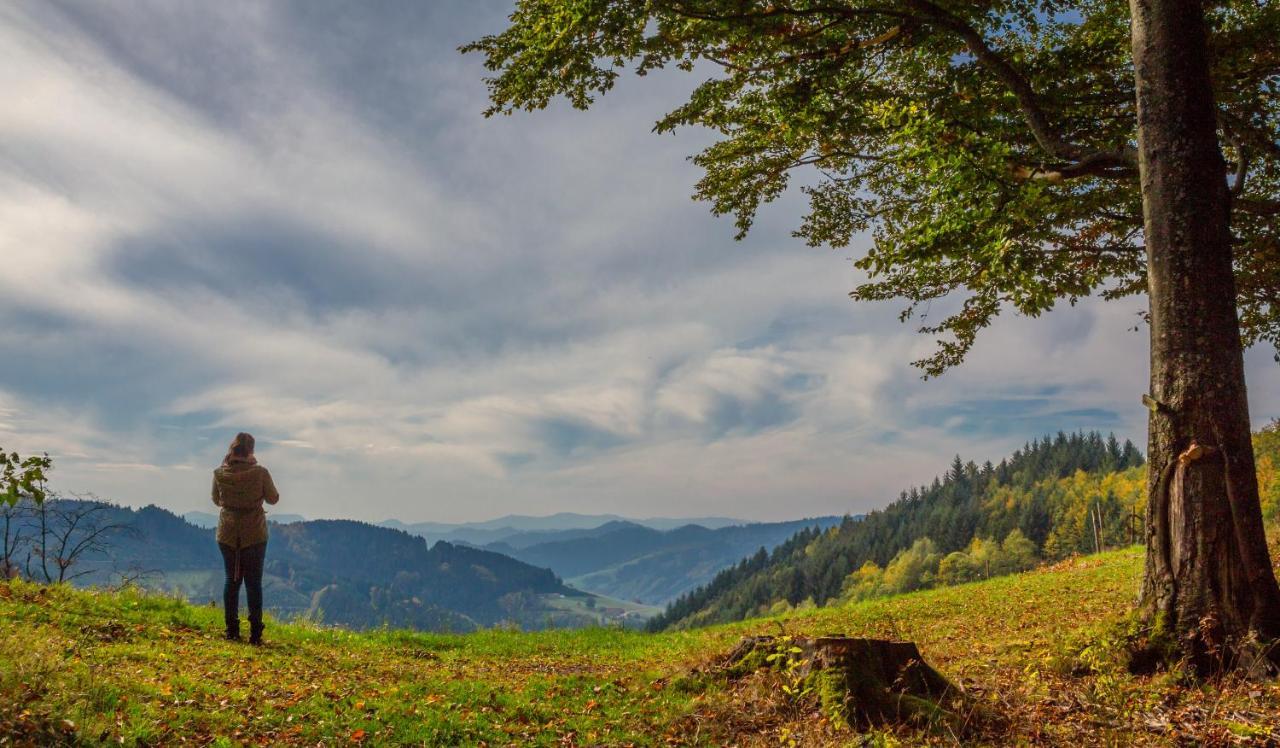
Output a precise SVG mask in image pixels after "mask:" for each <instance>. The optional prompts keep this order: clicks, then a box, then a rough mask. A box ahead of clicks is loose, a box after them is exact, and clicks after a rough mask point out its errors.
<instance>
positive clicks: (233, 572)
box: [218, 543, 267, 639]
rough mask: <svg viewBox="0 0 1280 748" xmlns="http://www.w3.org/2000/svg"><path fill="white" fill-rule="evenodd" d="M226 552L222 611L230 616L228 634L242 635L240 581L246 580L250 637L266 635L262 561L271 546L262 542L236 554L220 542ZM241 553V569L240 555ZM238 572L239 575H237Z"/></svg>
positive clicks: (227, 617) (219, 544) (228, 617)
mask: <svg viewBox="0 0 1280 748" xmlns="http://www.w3.org/2000/svg"><path fill="white" fill-rule="evenodd" d="M218 550H220V551H222V565H223V566H224V567H225V569H226V573H227V577H226V584H225V585H224V586H223V588H222V612H223V615H224V616H225V617H226V622H227V633H228V634H232V635H235V636H239V635H240V581H241V580H244V586H245V591H246V592H247V593H248V596H249V635H250V636H252V637H253V638H255V639H256V638H258V637H260V636H261V635H262V562H263V560H265V559H266V557H267V544H266V543H259V544H257V545H251V546H248V547H245V548H241V549H240V550H239V551H236V549H235V548H232V547H231V546H229V545H223V544H222V543H218ZM237 553H239V556H240V558H239V569H237V568H236V566H237V563H236V562H237V559H236V554H237ZM237 571H238V572H239V574H237Z"/></svg>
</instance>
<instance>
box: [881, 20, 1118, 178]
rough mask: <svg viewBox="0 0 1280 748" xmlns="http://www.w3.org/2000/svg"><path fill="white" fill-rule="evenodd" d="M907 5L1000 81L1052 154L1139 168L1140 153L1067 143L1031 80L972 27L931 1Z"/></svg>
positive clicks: (1043, 146)
mask: <svg viewBox="0 0 1280 748" xmlns="http://www.w3.org/2000/svg"><path fill="white" fill-rule="evenodd" d="M906 5H907V6H909V7H912V8H915V9H916V10H918V11H919V12H920V13H922V14H924V15H925V16H926V18H928V19H929V20H931V21H933V22H934V23H935V24H937V25H939V26H941V27H943V28H945V29H948V30H950V31H952V32H954V33H955V34H956V35H957V36H959V37H960V39H961V40H962V41H963V42H964V43H965V46H966V47H967V48H968V50H969V52H970V54H972V55H973V56H974V59H976V60H977V61H978V63H979V64H981V65H982V66H983V67H985V68H986V69H987V70H988V71H989V72H990V73H991V74H992V75H994V76H995V77H996V78H997V79H999V80H1000V82H1001V83H1003V84H1004V85H1005V86H1006V87H1007V88H1008V89H1009V91H1010V92H1011V93H1012V94H1013V96H1014V98H1015V99H1017V101H1018V107H1019V108H1020V109H1021V110H1022V115H1023V118H1024V119H1026V121H1027V125H1028V126H1029V127H1030V128H1031V134H1032V136H1033V137H1034V138H1035V139H1036V142H1037V143H1039V144H1040V147H1041V148H1043V149H1044V150H1045V152H1047V153H1048V154H1049V155H1051V156H1053V157H1054V158H1059V159H1063V160H1066V161H1074V162H1079V161H1082V160H1083V159H1085V158H1086V157H1088V158H1095V159H1102V158H1103V157H1105V158H1106V159H1107V160H1108V161H1111V162H1113V163H1116V164H1123V165H1125V166H1128V167H1130V168H1134V169H1136V167H1137V163H1138V156H1137V153H1136V151H1134V149H1132V148H1129V147H1128V146H1125V147H1122V148H1118V149H1115V150H1111V151H1097V152H1091V151H1089V150H1087V149H1085V148H1084V147H1083V146H1081V145H1079V144H1076V143H1071V142H1068V141H1067V140H1065V139H1064V138H1063V137H1062V135H1061V134H1060V133H1059V132H1058V130H1057V128H1056V127H1054V125H1053V124H1052V123H1051V122H1050V121H1049V115H1048V114H1047V113H1046V112H1045V111H1044V109H1043V108H1042V107H1041V106H1040V97H1039V96H1038V95H1037V94H1036V92H1035V89H1033V88H1032V87H1031V83H1030V81H1028V80H1027V79H1026V78H1025V77H1024V76H1023V75H1022V73H1020V72H1018V70H1017V69H1016V68H1015V67H1014V66H1013V65H1012V64H1010V63H1009V61H1008V60H1006V59H1005V58H1004V57H1003V56H1002V55H1000V54H999V53H998V52H996V51H995V50H994V49H992V48H991V46H990V45H988V44H987V40H986V39H984V38H983V37H982V34H981V33H979V32H978V30H977V29H975V28H974V27H973V26H971V25H969V24H968V23H967V22H965V21H964V20H963V19H961V18H960V17H958V16H956V15H953V14H952V13H949V12H948V11H946V10H944V9H942V8H940V7H939V6H937V5H935V4H933V3H932V2H930V1H929V0H906Z"/></svg>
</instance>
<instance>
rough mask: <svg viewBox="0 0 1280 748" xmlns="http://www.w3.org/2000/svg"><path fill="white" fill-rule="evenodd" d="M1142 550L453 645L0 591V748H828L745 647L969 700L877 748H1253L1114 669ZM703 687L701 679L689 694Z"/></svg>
mask: <svg viewBox="0 0 1280 748" xmlns="http://www.w3.org/2000/svg"><path fill="white" fill-rule="evenodd" d="M1140 569H1141V551H1140V550H1139V549H1128V550H1123V551H1115V552H1110V553H1106V554H1102V555H1099V556H1090V557H1083V558H1077V559H1073V560H1071V561H1068V562H1064V563H1061V564H1058V565H1056V566H1054V567H1050V568H1045V569H1040V570H1036V571H1033V572H1029V573H1026V574H1021V575H1016V576H1010V577H1004V578H999V579H993V580H989V581H985V582H980V583H975V584H968V585H962V586H957V587H949V588H943V589H938V590H931V591H925V592H919V593H913V594H909V595H903V596H899V597H894V598H884V599H878V600H870V601H864V602H860V603H856V604H852V605H848V606H844V607H831V608H824V609H818V610H810V611H801V612H795V613H791V614H787V615H784V616H782V617H779V618H772V619H756V620H750V621H745V622H740V623H735V624H730V625H724V626H717V627H713V628H709V629H702V630H697V631H689V632H673V633H663V634H645V633H639V632H632V631H624V630H621V629H590V630H579V631H548V632H538V633H520V632H515V631H483V632H480V633H474V634H465V635H444V634H422V633H411V632H404V631H374V632H368V633H362V634H355V633H349V632H345V631H341V630H335V629H327V628H323V627H319V626H314V625H308V624H305V623H293V624H279V623H271V624H270V625H269V626H268V629H267V633H266V636H267V640H268V644H267V646H265V647H262V648H252V647H249V646H248V645H244V644H236V643H231V642H225V641H223V640H221V638H220V634H221V628H222V623H221V612H220V611H219V610H217V609H216V608H211V607H201V606H192V605H190V604H187V603H185V602H181V601H179V600H176V599H172V598H167V597H162V596H156V595H146V594H142V593H139V592H136V591H121V592H110V593H109V592H86V591H76V590H73V589H69V588H66V587H40V586H37V585H34V584H29V583H23V582H9V583H0V744H4V743H5V742H6V741H8V742H10V743H17V744H33V745H50V744H98V743H108V742H109V743H124V744H139V745H146V744H150V745H171V744H180V743H188V744H194V745H207V744H213V745H241V744H250V745H253V744H258V745H281V744H285V745H288V744H295V745H302V744H306V745H316V744H317V743H323V744H327V745H343V744H357V743H364V744H368V745H375V744H378V745H380V744H425V745H488V746H498V745H545V746H557V745H628V744H634V745H708V746H712V745H715V746H719V745H735V744H736V745H823V744H855V745H856V744H864V743H863V742H862V741H864V740H868V737H867V736H859V735H857V734H855V733H852V732H849V731H842V730H838V729H836V728H834V727H833V726H832V725H830V724H828V723H827V721H826V720H825V719H824V718H823V717H822V715H821V714H820V713H818V712H817V710H816V707H815V705H814V704H813V703H811V702H810V701H809V700H808V699H807V698H801V699H799V700H793V699H791V698H789V697H786V696H785V695H784V694H783V693H782V692H781V689H780V685H781V684H780V682H779V678H780V677H781V676H778V675H776V674H772V673H768V672H763V673H759V674H756V675H753V676H748V677H746V678H743V679H740V680H737V681H729V680H727V679H725V678H722V677H718V676H715V675H713V674H707V673H710V672H712V671H713V670H714V667H713V665H714V663H715V661H716V660H717V658H719V657H721V656H722V655H723V654H724V653H725V652H727V651H728V650H729V649H731V648H732V646H733V645H734V644H735V643H736V641H737V640H738V638H739V637H741V636H743V635H745V634H756V633H775V632H777V631H779V630H785V631H786V632H789V633H795V634H812V635H817V634H831V633H843V634H850V635H860V636H861V635H865V636H876V637H886V638H902V639H909V640H913V641H915V642H917V643H918V644H919V646H920V649H921V651H922V653H923V654H924V656H925V657H926V658H927V659H928V660H929V662H930V663H931V664H933V665H934V666H935V667H936V668H938V669H939V670H940V671H941V672H942V673H943V674H944V675H946V676H947V677H949V678H951V679H952V680H953V681H954V682H956V683H958V684H960V685H962V686H963V687H964V689H965V690H966V692H967V693H968V694H969V695H970V697H971V699H970V702H971V706H970V707H968V708H967V711H966V712H965V713H964V714H962V715H961V718H962V723H953V724H951V725H950V726H947V727H936V728H933V729H919V728H906V727H903V728H897V729H895V730H890V731H887V732H878V733H875V734H873V735H872V736H870V738H869V740H870V741H871V742H874V743H879V744H888V745H892V744H917V743H923V742H929V743H938V744H948V743H955V742H963V743H966V744H990V745H1008V744H1032V743H1041V744H1068V743H1074V744H1077V745H1104V744H1117V745H1127V744H1134V743H1147V744H1175V743H1200V744H1227V743H1257V744H1266V743H1267V741H1268V740H1270V741H1280V727H1277V726H1278V725H1280V685H1277V684H1276V683H1274V682H1272V683H1265V684H1257V683H1247V682H1243V681H1236V680H1233V679H1227V680H1223V681H1219V682H1216V683H1213V684H1208V685H1203V686H1191V685H1187V684H1185V683H1183V682H1182V681H1180V679H1179V678H1178V676H1177V674H1176V673H1161V674H1157V675H1155V676H1150V677H1134V676H1130V675H1128V674H1127V672H1125V670H1124V668H1123V662H1122V659H1123V658H1122V652H1121V644H1120V641H1119V639H1120V632H1121V631H1122V630H1123V628H1124V627H1125V626H1126V625H1128V624H1127V611H1128V610H1129V609H1130V607H1131V605H1132V602H1133V600H1134V598H1135V595H1136V592H1137V581H1138V578H1139V575H1140ZM699 673H702V675H699Z"/></svg>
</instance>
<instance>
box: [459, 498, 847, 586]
mask: <svg viewBox="0 0 1280 748" xmlns="http://www.w3.org/2000/svg"><path fill="white" fill-rule="evenodd" d="M841 521H842V518H840V517H816V518H812V519H802V520H794V521H791V522H768V523H763V522H762V523H754V524H739V525H731V526H728V527H719V528H715V529H712V528H707V527H703V526H700V525H695V524H686V525H683V526H680V527H676V528H673V529H670V530H655V529H653V528H650V527H645V526H642V525H640V524H636V523H634V522H617V521H615V522H609V523H606V524H604V525H601V526H600V527H598V528H595V529H593V530H578V531H565V532H562V533H543V534H537V535H535V534H533V533H526V534H521V535H515V536H512V537H511V538H508V539H507V540H505V541H502V542H499V543H491V544H489V545H486V546H484V547H485V548H486V549H488V550H492V551H498V552H500V553H504V554H507V555H509V556H512V557H513V558H517V559H520V560H522V561H525V562H526V563H529V564H532V565H535V566H544V567H546V568H549V569H551V570H552V571H554V572H555V573H557V574H559V575H560V576H562V577H564V578H565V579H566V580H568V581H569V583H570V584H572V585H573V586H575V587H578V588H579V589H583V590H587V591H590V592H595V593H598V594H602V595H608V596H610V597H615V598H622V599H626V600H636V601H638V602H642V603H645V604H650V605H661V604H665V603H667V602H669V601H671V600H673V599H674V598H676V597H678V596H679V595H681V594H683V593H685V592H687V591H689V590H691V589H693V588H695V587H697V586H699V585H701V584H705V583H706V582H708V581H710V579H711V578H712V577H713V576H714V575H715V574H716V573H717V572H719V571H720V570H721V569H724V568H727V567H729V566H732V565H733V564H735V563H737V562H739V561H740V560H742V559H743V558H746V557H747V556H749V555H751V554H752V553H754V552H756V551H757V550H759V549H761V548H766V549H770V548H773V547H774V546H776V545H778V544H779V543H781V542H783V541H784V540H786V539H787V538H789V537H791V536H792V535H794V534H795V533H796V532H798V531H800V530H802V529H806V528H816V529H819V530H822V529H826V528H828V527H832V526H835V525H837V524H839V523H840V522H841ZM531 537H532V539H537V538H546V541H545V542H529V541H530V539H531Z"/></svg>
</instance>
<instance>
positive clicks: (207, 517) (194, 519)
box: [181, 509, 307, 530]
mask: <svg viewBox="0 0 1280 748" xmlns="http://www.w3.org/2000/svg"><path fill="white" fill-rule="evenodd" d="M181 516H182V518H183V519H185V520H186V521H188V522H190V523H191V524H193V525H195V526H196V527H203V528H204V529H206V530H212V529H213V528H215V527H217V526H218V515H217V514H214V513H213V512H201V511H192V512H185V513H183V514H182V515H181ZM267 519H268V520H270V521H272V522H275V523H276V524H280V525H288V524H292V523H294V522H306V521H307V518H306V517H304V516H302V515H301V514H277V513H275V512H272V511H270V510H269V509H268V511H267Z"/></svg>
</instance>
